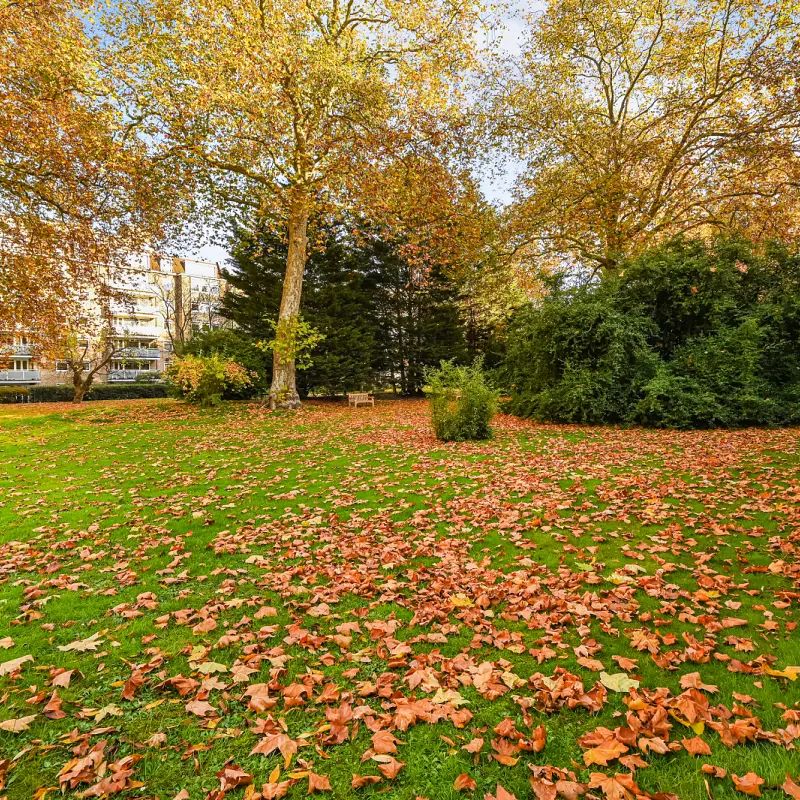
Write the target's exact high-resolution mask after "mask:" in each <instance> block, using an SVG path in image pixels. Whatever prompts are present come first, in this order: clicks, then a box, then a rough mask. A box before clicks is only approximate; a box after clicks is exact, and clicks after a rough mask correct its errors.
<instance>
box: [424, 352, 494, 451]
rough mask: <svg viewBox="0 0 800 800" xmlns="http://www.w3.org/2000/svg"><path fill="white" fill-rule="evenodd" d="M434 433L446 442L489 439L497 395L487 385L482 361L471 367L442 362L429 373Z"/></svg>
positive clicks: (428, 387)
mask: <svg viewBox="0 0 800 800" xmlns="http://www.w3.org/2000/svg"><path fill="white" fill-rule="evenodd" d="M425 381H426V384H427V385H426V386H425V393H426V394H427V395H428V396H429V397H430V399H431V411H432V419H433V430H434V432H435V433H436V436H437V438H438V439H441V440H442V441H443V442H463V441H467V440H472V439H477V440H480V439H489V438H490V437H491V435H492V429H491V421H492V417H493V416H494V414H495V413H496V411H497V393H496V392H495V391H494V390H493V389H492V388H491V387H490V386H489V385H488V384H487V382H486V376H485V375H484V372H483V364H482V361H481V359H476V360H475V362H474V363H473V364H472V365H471V366H459V365H456V364H455V363H454V362H452V361H442V362H441V364H440V366H439V367H438V368H434V369H427V370H426V371H425Z"/></svg>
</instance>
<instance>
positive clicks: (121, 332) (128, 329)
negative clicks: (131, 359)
mask: <svg viewBox="0 0 800 800" xmlns="http://www.w3.org/2000/svg"><path fill="white" fill-rule="evenodd" d="M114 332H115V334H116V335H117V336H119V337H120V338H123V337H131V338H134V337H135V338H142V339H158V338H159V337H160V336H161V335H162V334H163V333H164V328H160V327H159V326H158V325H142V324H140V323H138V322H136V323H133V324H129V323H128V322H127V321H126V322H115V323H114Z"/></svg>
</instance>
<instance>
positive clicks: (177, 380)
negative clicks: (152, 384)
mask: <svg viewBox="0 0 800 800" xmlns="http://www.w3.org/2000/svg"><path fill="white" fill-rule="evenodd" d="M167 379H168V380H169V382H170V384H171V386H172V387H173V388H174V390H175V391H176V393H177V394H178V396H179V397H183V398H184V399H185V400H188V401H189V402H192V403H200V405H201V406H203V407H209V406H215V405H217V403H219V402H220V401H221V400H222V396H223V394H225V393H226V392H239V391H242V390H243V389H245V388H246V387H248V386H250V385H251V384H252V380H253V379H252V376H251V374H250V372H248V371H247V370H246V369H245V368H244V367H243V366H242V365H241V364H237V363H236V362H235V361H228V360H226V359H224V358H222V357H221V356H218V355H210V356H192V355H187V356H184V357H183V358H180V359H178V360H177V361H176V362H175V363H174V364H173V365H172V366H171V367H170V368H169V370H167Z"/></svg>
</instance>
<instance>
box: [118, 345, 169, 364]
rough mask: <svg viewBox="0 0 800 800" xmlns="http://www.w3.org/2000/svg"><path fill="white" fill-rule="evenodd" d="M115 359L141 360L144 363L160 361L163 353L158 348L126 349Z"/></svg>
mask: <svg viewBox="0 0 800 800" xmlns="http://www.w3.org/2000/svg"><path fill="white" fill-rule="evenodd" d="M114 357H115V358H141V359H143V360H144V361H158V359H159V358H161V351H160V350H159V349H158V348H156V347H126V348H125V349H124V350H120V351H119V353H117V354H115V356H114Z"/></svg>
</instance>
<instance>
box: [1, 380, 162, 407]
mask: <svg viewBox="0 0 800 800" xmlns="http://www.w3.org/2000/svg"><path fill="white" fill-rule="evenodd" d="M73 394H74V392H73V389H72V387H71V386H63V385H61V386H0V404H2V403H65V402H69V401H71V400H72V396H73ZM168 396H169V394H168V391H167V386H166V385H165V384H163V383H97V384H95V385H94V386H92V388H91V389H90V390H89V392H88V393H87V394H86V396H85V397H84V400H136V399H141V398H153V397H168Z"/></svg>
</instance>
